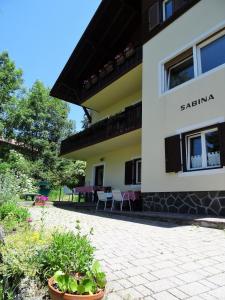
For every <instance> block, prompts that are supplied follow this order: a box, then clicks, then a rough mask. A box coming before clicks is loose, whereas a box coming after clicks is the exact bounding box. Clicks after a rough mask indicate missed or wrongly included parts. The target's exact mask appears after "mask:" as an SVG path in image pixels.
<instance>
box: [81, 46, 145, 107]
mask: <svg viewBox="0 0 225 300" xmlns="http://www.w3.org/2000/svg"><path fill="white" fill-rule="evenodd" d="M141 63H142V47H137V48H135V49H134V54H133V55H132V56H131V57H129V58H126V59H125V60H124V62H123V63H121V64H117V63H116V62H115V61H113V60H112V65H111V70H110V72H108V73H107V71H106V74H105V75H104V77H103V78H101V77H100V76H98V77H97V79H96V82H95V83H94V84H90V87H89V88H88V89H85V88H84V87H83V88H81V89H80V90H79V93H78V94H79V98H80V99H81V100H82V102H84V101H85V100H87V99H89V98H90V97H92V96H94V95H95V94H97V93H98V92H99V91H101V90H102V89H104V88H105V87H106V86H108V85H110V84H111V83H112V82H114V81H115V80H117V79H118V78H120V77H121V76H123V75H124V74H126V73H127V72H129V71H130V70H132V69H133V68H135V67H136V66H138V65H139V64H141Z"/></svg>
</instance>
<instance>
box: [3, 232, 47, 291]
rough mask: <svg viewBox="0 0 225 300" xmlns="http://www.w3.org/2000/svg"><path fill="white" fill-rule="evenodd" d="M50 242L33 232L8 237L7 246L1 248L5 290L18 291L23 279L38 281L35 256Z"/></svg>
mask: <svg viewBox="0 0 225 300" xmlns="http://www.w3.org/2000/svg"><path fill="white" fill-rule="evenodd" d="M48 242H49V237H47V236H43V235H41V234H40V233H39V232H35V231H32V230H26V231H24V232H18V233H15V234H13V235H9V236H7V237H6V241H5V244H4V245H3V244H2V245H1V247H0V252H1V261H2V262H1V264H0V281H1V280H3V281H4V287H5V289H7V287H10V288H11V289H12V290H14V291H16V288H17V286H18V285H19V283H20V282H21V280H22V279H23V278H26V277H28V278H35V279H37V277H36V274H37V271H38V265H37V261H36V260H35V256H36V255H37V253H38V252H39V251H40V249H42V248H44V247H46V244H47V243H48Z"/></svg>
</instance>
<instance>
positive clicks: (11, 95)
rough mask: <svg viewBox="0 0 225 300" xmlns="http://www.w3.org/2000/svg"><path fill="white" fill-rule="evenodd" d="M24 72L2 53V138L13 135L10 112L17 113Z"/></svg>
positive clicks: (0, 67) (0, 62)
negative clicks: (16, 108)
mask: <svg viewBox="0 0 225 300" xmlns="http://www.w3.org/2000/svg"><path fill="white" fill-rule="evenodd" d="M22 82H23V81H22V70H21V69H16V66H15V64H14V62H13V61H12V60H11V59H10V58H9V55H8V53H7V52H2V53H0V136H8V135H12V132H13V130H12V127H11V126H10V124H11V122H9V121H10V120H9V113H10V111H13V110H14V111H15V105H16V99H17V98H18V97H20V93H22V92H23V90H22Z"/></svg>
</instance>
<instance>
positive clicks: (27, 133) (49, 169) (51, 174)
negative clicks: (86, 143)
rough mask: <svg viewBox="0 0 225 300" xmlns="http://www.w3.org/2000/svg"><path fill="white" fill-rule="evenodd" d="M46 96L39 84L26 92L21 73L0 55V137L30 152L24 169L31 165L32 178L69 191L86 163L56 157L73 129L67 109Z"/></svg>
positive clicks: (46, 93) (60, 102)
mask: <svg viewBox="0 0 225 300" xmlns="http://www.w3.org/2000/svg"><path fill="white" fill-rule="evenodd" d="M49 92H50V90H49V88H47V87H45V86H44V84H43V83H42V82H41V81H39V80H37V81H36V82H35V83H34V84H33V86H32V87H31V89H30V90H29V91H26V90H25V89H24V87H23V86H22V71H21V70H19V69H16V66H15V64H14V62H12V61H11V60H10V58H9V55H8V54H7V53H6V52H3V53H2V54H0V99H1V102H0V136H1V135H4V137H6V138H14V139H15V140H16V141H17V142H19V143H20V144H22V145H23V146H24V147H25V148H26V149H28V150H29V153H30V154H31V155H30V160H31V163H30V162H28V164H27V166H26V168H28V165H29V164H30V165H31V167H30V166H29V167H30V171H29V175H30V176H31V177H32V178H35V179H43V180H48V181H50V183H52V185H55V186H57V185H61V184H66V185H69V186H71V187H72V186H74V185H76V184H78V181H80V180H81V179H82V178H83V176H84V172H85V163H84V162H76V161H69V160H65V159H63V158H60V157H59V147H60V143H61V141H62V140H63V139H65V138H66V137H68V136H69V135H71V134H72V132H73V131H74V130H75V129H74V127H75V126H74V124H73V122H72V121H71V120H69V118H68V114H69V105H68V104H67V103H66V102H64V101H61V100H58V99H56V98H53V97H51V96H50V95H49ZM15 157H16V156H15V155H14V159H13V157H12V155H11V156H8V157H7V158H6V160H7V163H10V164H16V160H15ZM10 160H11V161H10ZM24 160H26V159H25V158H24ZM17 167H18V168H19V165H18V164H17Z"/></svg>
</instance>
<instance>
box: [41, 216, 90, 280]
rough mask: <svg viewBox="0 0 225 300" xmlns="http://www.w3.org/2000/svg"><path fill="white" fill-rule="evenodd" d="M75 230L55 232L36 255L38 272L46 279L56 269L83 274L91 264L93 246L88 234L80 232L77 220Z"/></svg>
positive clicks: (67, 272)
mask: <svg viewBox="0 0 225 300" xmlns="http://www.w3.org/2000/svg"><path fill="white" fill-rule="evenodd" d="M76 228H77V232H75V233H74V232H55V233H53V235H52V241H51V243H50V245H48V246H47V247H46V248H45V249H43V250H42V251H40V252H39V253H38V256H37V260H38V264H39V265H40V270H39V274H40V277H41V278H42V280H47V279H48V278H49V277H51V276H52V274H54V273H55V272H57V271H58V270H62V271H63V272H65V273H66V274H69V273H80V274H85V273H86V272H87V271H88V270H89V269H90V266H91V265H92V264H93V259H94V247H93V246H92V245H91V242H90V234H91V233H92V232H90V233H89V234H81V229H80V227H79V222H77V227H76Z"/></svg>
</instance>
